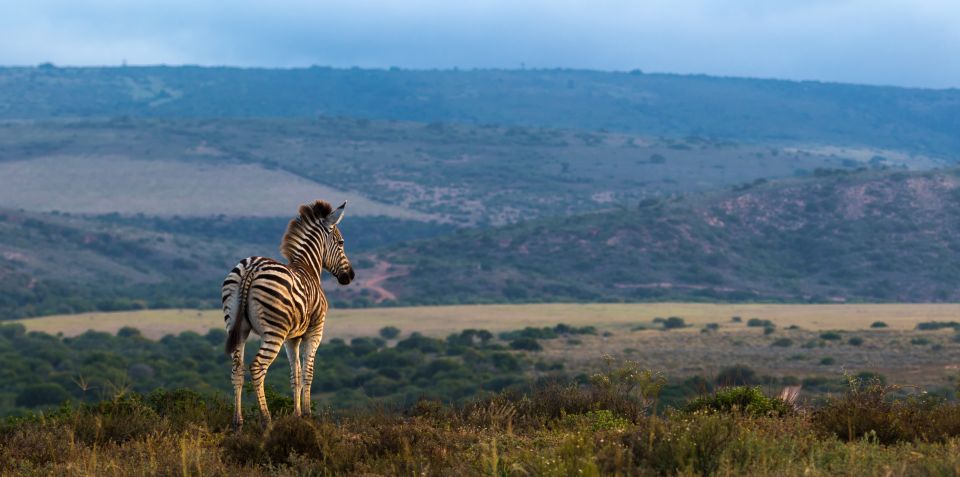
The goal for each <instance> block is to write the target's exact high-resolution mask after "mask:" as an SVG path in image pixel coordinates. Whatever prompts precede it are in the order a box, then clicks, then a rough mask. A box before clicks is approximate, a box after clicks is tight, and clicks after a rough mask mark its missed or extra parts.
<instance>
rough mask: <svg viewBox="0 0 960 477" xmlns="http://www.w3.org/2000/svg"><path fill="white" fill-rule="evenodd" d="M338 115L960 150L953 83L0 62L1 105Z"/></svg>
mask: <svg viewBox="0 0 960 477" xmlns="http://www.w3.org/2000/svg"><path fill="white" fill-rule="evenodd" d="M338 115H339V116H347V117H355V118H371V119H375V118H379V119H401V120H411V121H420V122H433V121H453V122H471V123H481V124H486V123H493V124H501V125H524V126H538V127H560V128H570V129H587V130H597V129H608V130H611V131H621V132H635V133H636V132H639V133H643V134H647V135H669V136H678V135H679V136H685V135H699V136H706V137H721V138H730V139H739V140H749V141H776V142H787V143H817V144H840V145H847V146H871V147H876V148H891V149H899V150H904V151H908V152H914V153H923V154H927V155H933V156H938V157H947V158H950V159H953V160H956V159H957V158H958V156H960V154H958V152H960V136H958V135H957V134H956V131H957V130H960V90H926V89H906V88H894V87H875V86H858V85H847V84H830V83H818V82H792V81H776V80H756V79H742V78H717V77H708V76H682V75H671V74H643V73H640V72H632V73H612V72H596V71H582V70H471V71H459V70H446V71H437V70H430V71H417V70H401V69H391V70H364V69H358V68H354V69H333V68H324V67H314V68H306V69H241V68H210V67H189V66H187V67H163V66H160V67H102V68H58V67H54V66H53V65H41V67H37V68H28V67H7V68H0V118H7V119H25V118H29V119H41V118H67V117H74V118H75V117H101V118H104V117H116V116H132V117H168V118H169V117H192V118H251V117H300V118H314V117H317V116H338Z"/></svg>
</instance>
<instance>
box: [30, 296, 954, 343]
mask: <svg viewBox="0 0 960 477" xmlns="http://www.w3.org/2000/svg"><path fill="white" fill-rule="evenodd" d="M658 316H661V317H668V316H679V317H682V318H683V319H685V320H686V322H687V323H688V324H692V325H695V327H693V328H691V330H693V331H696V329H697V328H698V327H699V326H698V325H703V324H706V323H711V322H717V323H727V322H729V321H730V317H731V316H741V317H743V321H744V322H745V321H747V320H748V319H750V318H754V317H756V318H761V319H765V320H771V321H773V322H774V323H775V324H776V325H777V326H778V327H787V326H790V325H797V326H800V327H802V328H805V329H809V330H823V329H837V330H857V329H865V328H868V327H869V326H870V324H871V323H873V322H874V321H883V322H885V323H887V325H889V327H890V329H894V330H909V329H913V328H914V327H915V326H916V324H917V323H918V322H921V321H954V320H960V304H882V305H877V304H871V305H760V304H745V305H726V304H703V303H639V304H583V305H578V304H547V305H540V304H538V305H464V306H435V307H406V308H371V309H333V310H331V311H330V314H329V317H328V318H327V328H326V331H325V337H328V338H329V337H340V338H351V337H355V336H372V335H375V334H376V333H377V331H378V330H379V329H380V328H382V327H384V326H387V325H393V326H396V327H398V328H400V329H401V330H403V331H406V332H410V331H420V332H422V333H424V334H428V335H433V336H445V335H447V334H449V333H452V332H455V331H460V330H462V329H464V328H484V329H488V330H490V331H502V330H511V329H517V328H523V327H525V326H546V325H554V324H557V323H567V324H570V325H576V326H583V325H594V326H597V327H599V328H603V329H610V330H614V331H616V330H626V329H629V328H630V327H632V326H633V325H636V324H638V323H649V322H650V321H651V320H652V319H653V318H655V317H658ZM18 321H19V322H20V323H23V324H24V325H25V326H26V327H27V329H29V330H36V331H44V332H47V333H57V332H62V333H63V334H64V335H67V336H73V335H77V334H80V333H83V332H84V331H86V330H88V329H92V330H96V331H107V332H111V333H113V332H116V331H117V330H118V329H120V328H121V327H124V326H133V327H136V328H138V329H140V330H141V331H142V332H143V334H144V335H145V336H147V337H150V338H159V337H162V336H163V335H166V334H171V333H179V332H181V331H187V330H190V331H196V332H200V333H204V332H206V331H207V330H209V329H210V328H219V327H222V326H223V317H222V314H221V312H220V311H219V310H149V311H132V312H113V313H83V314H78V315H59V316H49V317H44V318H30V319H24V320H18Z"/></svg>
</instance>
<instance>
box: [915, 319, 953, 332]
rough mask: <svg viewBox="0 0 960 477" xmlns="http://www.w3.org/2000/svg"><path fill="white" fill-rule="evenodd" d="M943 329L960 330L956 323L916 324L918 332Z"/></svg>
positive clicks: (925, 322) (927, 322)
mask: <svg viewBox="0 0 960 477" xmlns="http://www.w3.org/2000/svg"><path fill="white" fill-rule="evenodd" d="M944 328H953V329H960V323H957V322H956V321H924V322H921V323H917V329H918V330H942V329H944Z"/></svg>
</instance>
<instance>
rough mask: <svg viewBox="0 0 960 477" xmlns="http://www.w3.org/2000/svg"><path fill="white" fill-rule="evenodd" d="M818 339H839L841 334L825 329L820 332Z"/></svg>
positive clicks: (841, 337)
mask: <svg viewBox="0 0 960 477" xmlns="http://www.w3.org/2000/svg"><path fill="white" fill-rule="evenodd" d="M820 339H822V340H825V341H839V340H841V339H843V336H840V333H837V332H836V331H825V332H823V333H820Z"/></svg>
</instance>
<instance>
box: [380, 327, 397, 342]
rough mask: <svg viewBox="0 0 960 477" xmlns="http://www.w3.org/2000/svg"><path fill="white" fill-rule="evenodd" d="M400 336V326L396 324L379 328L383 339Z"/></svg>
mask: <svg viewBox="0 0 960 477" xmlns="http://www.w3.org/2000/svg"><path fill="white" fill-rule="evenodd" d="M398 336H400V328H397V327H396V326H384V327H383V328H380V337H381V338H383V339H385V340H392V339H394V338H396V337H398Z"/></svg>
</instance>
